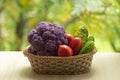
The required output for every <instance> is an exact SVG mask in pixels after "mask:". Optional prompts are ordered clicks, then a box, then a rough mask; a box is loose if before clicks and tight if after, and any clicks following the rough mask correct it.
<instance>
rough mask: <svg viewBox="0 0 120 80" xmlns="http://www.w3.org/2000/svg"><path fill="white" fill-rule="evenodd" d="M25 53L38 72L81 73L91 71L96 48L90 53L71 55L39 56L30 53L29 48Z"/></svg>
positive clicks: (34, 69)
mask: <svg viewBox="0 0 120 80" xmlns="http://www.w3.org/2000/svg"><path fill="white" fill-rule="evenodd" d="M23 53H24V55H25V56H27V57H28V59H29V61H30V64H31V66H32V69H33V71H34V72H36V73H40V74H81V73H86V72H89V71H90V67H91V63H92V58H93V55H94V53H96V49H94V50H93V51H92V52H90V53H86V54H82V55H77V56H71V57H54V56H37V55H33V54H31V53H28V51H27V49H26V50H25V51H24V52H23Z"/></svg>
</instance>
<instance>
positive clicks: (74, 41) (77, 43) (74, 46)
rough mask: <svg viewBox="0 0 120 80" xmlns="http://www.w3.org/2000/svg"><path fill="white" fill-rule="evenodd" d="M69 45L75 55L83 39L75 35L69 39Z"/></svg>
mask: <svg viewBox="0 0 120 80" xmlns="http://www.w3.org/2000/svg"><path fill="white" fill-rule="evenodd" d="M69 46H70V47H71V48H72V50H73V53H74V55H76V54H77V53H78V52H79V51H80V50H81V48H82V46H83V41H82V39H81V38H79V37H75V38H73V39H72V40H71V42H70V44H69Z"/></svg>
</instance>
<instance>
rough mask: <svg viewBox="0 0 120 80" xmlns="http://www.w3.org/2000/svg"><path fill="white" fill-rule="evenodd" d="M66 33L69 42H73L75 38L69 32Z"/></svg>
mask: <svg viewBox="0 0 120 80" xmlns="http://www.w3.org/2000/svg"><path fill="white" fill-rule="evenodd" d="M65 35H66V37H67V40H68V42H69V43H70V42H71V40H72V39H73V38H74V37H73V36H72V35H71V34H69V33H67V32H66V33H65Z"/></svg>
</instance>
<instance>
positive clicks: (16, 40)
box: [0, 0, 120, 52]
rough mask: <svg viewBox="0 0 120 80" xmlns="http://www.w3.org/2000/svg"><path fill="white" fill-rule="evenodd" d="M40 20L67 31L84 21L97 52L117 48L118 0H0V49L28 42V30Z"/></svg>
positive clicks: (119, 33) (119, 39) (119, 41)
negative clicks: (60, 26)
mask: <svg viewBox="0 0 120 80" xmlns="http://www.w3.org/2000/svg"><path fill="white" fill-rule="evenodd" d="M40 21H49V22H55V23H57V24H59V25H62V26H63V27H65V29H66V31H67V32H70V33H71V34H72V33H73V29H74V28H75V27H77V26H80V25H85V26H86V28H87V29H88V31H89V33H90V35H93V36H94V37H95V39H96V40H95V43H96V47H97V49H98V51H100V52H120V0H0V51H18V50H23V49H25V47H26V46H28V45H29V43H28V42H27V34H28V33H29V31H30V30H31V29H33V28H35V27H36V26H37V24H38V23H39V22H40Z"/></svg>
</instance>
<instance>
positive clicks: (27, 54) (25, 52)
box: [23, 46, 97, 59]
mask: <svg viewBox="0 0 120 80" xmlns="http://www.w3.org/2000/svg"><path fill="white" fill-rule="evenodd" d="M29 47H30V46H28V47H27V48H26V49H25V50H24V51H23V54H24V55H25V56H26V57H34V58H35V57H36V58H44V59H45V58H47V59H48V58H52V59H68V58H78V57H79V58H84V57H89V56H92V55H94V54H95V53H96V52H97V49H96V47H95V48H94V49H93V51H91V52H88V53H85V54H80V55H75V56H70V57H59V56H39V55H34V54H32V53H29V52H28V48H29Z"/></svg>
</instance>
